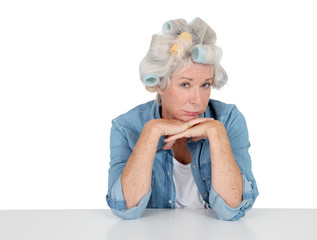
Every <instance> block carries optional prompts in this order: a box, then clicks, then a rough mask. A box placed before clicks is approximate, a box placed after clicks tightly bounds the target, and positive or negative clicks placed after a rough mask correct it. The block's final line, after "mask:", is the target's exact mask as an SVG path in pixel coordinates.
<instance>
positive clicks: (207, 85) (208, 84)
mask: <svg viewBox="0 0 317 240" xmlns="http://www.w3.org/2000/svg"><path fill="white" fill-rule="evenodd" d="M210 86H211V84H210V83H205V84H204V85H203V87H204V88H209V87H210Z"/></svg>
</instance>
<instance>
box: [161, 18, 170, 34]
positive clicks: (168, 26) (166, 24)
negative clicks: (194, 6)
mask: <svg viewBox="0 0 317 240" xmlns="http://www.w3.org/2000/svg"><path fill="white" fill-rule="evenodd" d="M171 29H172V24H171V22H170V21H167V22H166V23H164V24H163V28H162V30H163V32H165V31H169V30H171Z"/></svg>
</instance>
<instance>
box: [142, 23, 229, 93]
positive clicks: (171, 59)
mask: <svg viewBox="0 0 317 240" xmlns="http://www.w3.org/2000/svg"><path fill="white" fill-rule="evenodd" d="M216 39H217V37H216V33H215V32H214V31H213V30H212V29H211V28H210V27H209V26H208V24H206V23H205V22H204V21H203V20H201V19H200V18H195V19H194V20H193V21H192V22H191V23H189V24H187V22H186V20H184V19H176V20H170V21H168V22H166V23H165V24H164V25H163V29H162V32H160V33H158V34H154V35H153V36H152V41H151V45H150V49H149V51H148V52H147V54H146V56H145V57H144V58H143V59H142V61H141V62H140V66H139V71H140V78H141V81H142V82H143V84H144V85H145V86H146V89H147V90H148V91H150V92H155V86H158V87H160V88H161V89H162V90H164V89H165V88H166V86H167V85H168V83H169V80H170V76H171V75H174V74H175V73H176V72H175V70H176V69H181V70H178V71H177V72H178V73H179V72H180V71H185V70H186V69H187V68H188V67H189V63H201V64H208V65H213V66H214V76H213V77H214V79H213V81H212V86H213V88H216V89H220V88H221V87H223V86H224V85H225V84H226V83H227V81H228V76H227V73H226V71H225V70H224V69H223V68H222V66H221V65H220V59H221V57H222V51H221V49H220V48H219V47H218V46H216V45H215V42H216Z"/></svg>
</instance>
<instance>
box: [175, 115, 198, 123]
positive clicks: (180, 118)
mask: <svg viewBox="0 0 317 240" xmlns="http://www.w3.org/2000/svg"><path fill="white" fill-rule="evenodd" d="M196 118H199V115H197V116H180V117H179V118H178V120H180V121H182V122H188V121H190V120H193V119H196Z"/></svg>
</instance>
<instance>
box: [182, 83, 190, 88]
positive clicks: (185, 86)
mask: <svg viewBox="0 0 317 240" xmlns="http://www.w3.org/2000/svg"><path fill="white" fill-rule="evenodd" d="M181 86H182V87H184V88H188V87H189V84H188V83H182V84H181Z"/></svg>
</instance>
